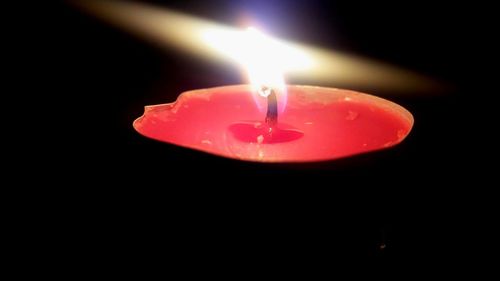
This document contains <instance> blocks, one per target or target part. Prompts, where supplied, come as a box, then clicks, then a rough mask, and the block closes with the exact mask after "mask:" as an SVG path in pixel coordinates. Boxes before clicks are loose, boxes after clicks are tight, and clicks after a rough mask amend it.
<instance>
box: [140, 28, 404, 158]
mask: <svg viewBox="0 0 500 281" xmlns="http://www.w3.org/2000/svg"><path fill="white" fill-rule="evenodd" d="M249 34H250V35H249V36H248V37H247V38H249V40H250V41H248V42H245V44H244V45H245V46H249V47H248V48H247V49H246V50H244V49H242V48H240V47H238V46H237V47H235V48H234V49H233V50H230V49H227V47H228V46H231V45H230V44H224V45H223V46H224V48H225V49H224V51H225V52H228V53H230V54H232V55H234V54H236V56H235V58H236V59H237V60H239V61H240V62H242V63H243V64H244V65H245V67H246V70H247V73H248V74H249V78H250V81H251V85H234V86H226V87H217V88H211V89H203V90H195V91H189V92H185V93H182V94H181V95H180V96H179V98H178V99H177V101H176V102H174V103H168V104H161V105H153V106H147V107H146V109H145V113H144V115H143V116H141V117H140V118H138V119H137V120H135V122H134V128H135V129H136V130H137V131H138V132H139V133H141V134H142V135H144V136H146V137H150V138H153V139H156V140H160V141H163V142H167V143H171V144H174V145H179V146H182V147H187V148H191V149H196V150H201V151H204V152H208V153H212V154H215V155H219V156H223V157H229V158H235V159H241V160H249V161H261V162H312V161H324V160H331V159H337V158H341V157H346V156H350V155H355V154H360V153H364V152H369V151H374V150H379V149H383V148H387V147H390V146H393V145H396V144H398V143H399V142H401V141H402V140H403V139H404V138H405V137H406V136H407V135H408V133H409V132H410V130H411V128H412V126H413V117H412V115H411V114H410V113H409V112H408V111H407V110H405V109H404V108H403V107H401V106H399V105H397V104H395V103H392V102H390V101H387V100H384V99H381V98H378V97H375V96H371V95H367V94H363V93H358V92H354V91H349V90H341V89H334V88H322V87H313V86H292V85H289V86H286V85H285V83H284V79H283V75H282V73H283V69H285V68H286V67H281V64H286V63H289V62H287V61H280V60H279V54H280V50H276V49H272V48H267V47H269V46H271V47H272V43H269V44H268V42H267V41H266V38H265V37H263V36H262V35H261V34H260V33H258V32H257V31H255V30H254V29H252V30H250V31H249ZM251 43H255V44H251ZM240 46H241V45H240Z"/></svg>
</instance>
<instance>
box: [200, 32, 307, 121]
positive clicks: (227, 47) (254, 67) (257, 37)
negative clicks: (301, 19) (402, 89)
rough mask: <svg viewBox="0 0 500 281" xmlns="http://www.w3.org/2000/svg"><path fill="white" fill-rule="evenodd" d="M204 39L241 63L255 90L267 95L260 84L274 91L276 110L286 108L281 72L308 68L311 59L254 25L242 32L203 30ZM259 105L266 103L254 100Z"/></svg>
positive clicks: (262, 105)
mask: <svg viewBox="0 0 500 281" xmlns="http://www.w3.org/2000/svg"><path fill="white" fill-rule="evenodd" d="M203 38H204V40H205V42H206V43H208V44H209V45H210V46H211V47H212V48H214V49H216V50H217V51H219V52H221V53H223V54H224V55H226V56H229V57H231V58H232V59H233V60H235V61H236V62H238V63H239V64H241V65H242V66H243V67H244V68H245V70H246V72H247V74H248V80H249V81H250V84H251V85H252V87H253V89H254V91H255V92H257V93H259V95H261V96H262V97H267V96H268V95H269V94H270V91H262V87H263V86H264V87H267V88H271V89H273V90H274V91H275V93H276V96H277V100H278V110H279V111H280V112H283V110H284V109H285V107H286V84H285V80H284V78H283V73H284V72H286V71H291V70H301V69H305V68H308V67H310V65H311V64H312V62H311V59H310V58H309V57H308V56H307V55H306V54H304V53H303V52H301V51H300V50H298V49H296V48H293V47H290V46H289V45H287V44H285V43H283V42H280V41H278V40H276V39H273V38H271V37H269V36H267V35H265V34H263V33H262V32H260V31H258V30H257V29H255V28H252V27H250V28H248V29H247V30H245V31H234V30H221V29H217V30H215V29H214V30H206V31H205V32H204V35H203ZM256 103H257V105H259V107H261V108H262V107H264V106H265V103H263V102H262V101H261V99H260V100H258V99H256Z"/></svg>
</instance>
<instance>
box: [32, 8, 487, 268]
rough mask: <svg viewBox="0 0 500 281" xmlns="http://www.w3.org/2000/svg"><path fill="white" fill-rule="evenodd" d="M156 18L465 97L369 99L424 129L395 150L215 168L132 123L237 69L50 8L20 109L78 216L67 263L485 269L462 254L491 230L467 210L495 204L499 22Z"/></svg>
mask: <svg viewBox="0 0 500 281" xmlns="http://www.w3.org/2000/svg"><path fill="white" fill-rule="evenodd" d="M148 2H150V3H155V4H158V5H160V6H162V5H163V6H164V7H167V8H173V9H176V10H178V11H183V12H186V13H190V14H192V15H195V16H200V17H206V18H208V19H212V20H216V21H220V22H223V23H227V24H235V23H237V20H238V17H239V16H240V15H242V14H245V15H250V16H253V17H255V18H257V19H258V21H260V22H262V23H263V25H265V26H266V27H267V28H268V30H270V31H271V32H272V33H273V34H275V35H277V36H280V37H282V38H286V39H290V40H295V41H300V42H305V43H308V44H311V45H317V46H322V47H326V48H331V49H334V50H339V51H344V52H348V53H352V54H358V55H362V56H367V57H371V58H376V59H379V60H382V61H386V62H388V63H391V64H394V65H398V66H402V67H405V68H408V69H412V70H415V71H418V72H420V73H422V74H426V75H428V76H430V77H433V78H435V79H437V80H441V81H444V82H445V83H447V84H448V85H452V86H453V87H452V88H451V89H448V90H446V91H439V92H437V91H436V92H435V93H432V92H427V93H422V94H419V93H416V94H413V95H408V94H406V93H394V92H391V93H389V92H388V93H384V92H375V91H370V89H360V90H366V91H368V92H370V93H373V94H376V95H380V96H382V97H385V98H388V99H391V100H393V101H395V102H397V103H399V104H401V105H403V106H404V107H406V108H407V109H409V110H410V111H411V112H412V113H413V115H414V117H415V126H414V129H413V131H412V132H411V134H410V135H409V137H408V138H407V139H406V140H405V141H404V142H403V143H402V144H401V145H399V146H397V147H395V148H392V149H390V150H385V151H381V152H375V153H372V154H369V155H362V156H358V157H352V158H349V159H343V160H338V161H333V162H326V163H318V164H312V165H266V164H251V163H244V162H239V161H234V160H228V159H221V158H218V157H214V156H211V155H206V154H204V153H201V152H194V151H190V150H185V149H180V148H177V147H173V146H170V145H167V144H164V143H158V142H155V141H152V140H148V139H146V138H144V137H141V136H140V135H138V134H137V133H136V132H135V131H134V130H133V128H132V122H133V120H134V119H135V118H137V117H138V116H140V115H141V114H142V112H143V107H144V105H148V104H157V103H165V102H169V101H173V100H175V98H176V97H177V96H178V94H180V93H181V92H183V91H186V90H191V89H199V88H206V87H212V86H219V85H229V84H239V83H242V82H243V81H241V80H240V79H241V78H240V74H239V73H238V72H237V69H236V68H234V69H232V68H229V67H228V66H219V65H216V64H211V63H208V62H205V61H202V60H198V59H197V58H193V57H190V56H188V55H185V54H183V53H178V52H177V51H175V50H171V51H168V50H167V51H165V49H160V48H159V47H156V46H153V45H149V44H148V43H146V42H145V41H142V40H141V39H139V38H136V37H133V36H131V35H129V34H128V33H126V32H124V31H121V30H118V29H115V28H114V27H112V26H110V25H108V24H106V23H104V22H101V21H99V20H97V19H95V18H93V17H92V16H91V15H88V14H85V13H83V12H80V11H78V10H77V9H74V8H73V7H71V6H69V5H66V4H64V2H60V3H57V2H56V5H54V6H50V9H48V10H47V11H44V14H43V20H42V21H41V22H40V23H39V24H41V25H42V27H43V28H42V29H41V31H40V32H37V33H36V34H34V38H37V39H38V40H37V44H36V45H35V46H36V48H35V47H34V48H33V49H34V50H35V51H34V55H35V57H37V58H38V59H40V58H41V59H42V60H41V61H38V60H36V63H34V64H36V67H35V68H34V70H31V71H30V72H32V73H31V74H33V76H34V77H36V78H38V79H33V82H28V84H31V83H33V84H34V85H29V86H28V87H30V89H31V88H33V90H32V91H30V92H29V93H27V94H26V98H27V99H29V100H30V101H31V102H30V106H29V108H30V110H31V107H34V108H35V110H34V111H31V112H32V114H35V116H36V118H35V119H33V118H30V119H29V121H27V122H28V123H27V124H28V125H29V127H28V128H29V129H26V126H28V125H26V123H25V126H24V127H23V128H24V129H25V130H28V131H29V133H28V136H27V137H26V138H24V141H25V142H27V143H28V144H27V145H25V146H24V147H25V150H28V151H29V152H28V153H31V154H29V156H30V158H29V159H30V160H29V161H28V162H29V165H30V166H31V167H34V168H35V169H34V170H39V169H49V171H50V172H49V173H40V176H38V173H37V177H39V179H40V180H42V179H43V180H48V181H49V182H51V183H54V185H58V184H63V186H65V188H64V189H63V191H61V190H60V189H56V190H54V191H53V194H52V193H51V192H52V191H46V192H49V193H50V194H52V195H53V196H54V198H58V199H57V201H58V203H60V204H61V206H62V207H61V206H59V204H58V207H57V208H54V213H58V214H60V213H61V212H63V213H66V211H67V210H73V209H74V208H75V206H79V207H78V208H77V209H78V211H77V212H75V213H74V214H73V212H71V215H69V217H68V219H67V220H64V221H65V223H67V224H68V227H69V229H70V230H69V232H68V233H69V235H68V237H72V236H71V235H76V236H75V237H78V238H75V239H73V240H72V239H69V240H70V241H71V242H75V243H76V245H79V246H75V247H74V248H72V247H70V248H69V250H68V252H70V253H71V252H75V251H76V252H78V251H80V250H81V251H82V252H85V253H87V254H88V253H90V254H91V256H93V258H95V259H96V260H101V259H102V260H103V262H106V261H109V262H110V263H111V261H113V262H116V261H119V263H122V265H127V264H136V263H146V264H151V265H152V266H153V268H154V267H155V265H157V264H160V265H162V266H163V265H165V264H168V265H169V266H172V267H174V268H177V269H180V268H186V271H185V272H186V274H190V273H192V272H197V273H204V272H205V273H206V274H212V273H213V271H218V270H221V272H224V273H228V272H229V270H228V268H232V269H236V270H238V272H239V273H238V274H237V275H235V276H241V275H247V274H248V275H250V274H257V272H260V271H261V270H262V269H265V268H274V269H276V270H278V272H280V271H282V272H283V274H291V275H296V274H299V273H300V272H305V273H306V274H307V275H306V276H310V275H311V274H313V273H327V274H329V275H335V274H337V273H336V272H334V271H333V270H332V267H333V266H335V265H338V262H337V260H338V259H337V258H340V259H341V260H343V261H344V262H343V263H348V264H351V265H353V266H354V270H353V271H352V272H353V274H355V273H356V274H357V273H366V274H368V275H377V276H383V277H389V276H392V275H397V276H413V275H414V274H417V273H427V272H430V270H433V269H440V271H441V272H443V273H445V272H447V273H450V272H455V273H456V272H461V270H465V269H466V267H460V266H459V265H458V264H459V263H460V262H464V261H468V260H469V259H470V258H471V257H476V255H470V254H468V253H469V252H470V251H471V249H473V248H476V247H477V245H478V243H479V241H478V240H477V239H476V236H475V235H473V234H477V233H480V232H481V229H482V226H480V225H481V224H480V221H481V219H482V217H481V216H480V215H476V213H473V212H472V210H475V211H477V210H478V208H477V200H483V196H485V194H482V188H484V187H485V186H484V185H483V183H482V181H483V180H485V177H483V172H484V173H486V167H485V168H484V170H483V166H482V165H481V163H482V162H481V161H480V160H479V159H478V157H479V156H480V155H482V152H480V149H479V147H483V148H484V147H485V146H487V143H488V141H487V140H485V139H487V138H486V137H485V135H488V131H491V130H494V129H493V128H491V127H488V126H487V125H486V122H484V121H483V118H489V117H488V116H489V115H488V114H491V112H490V111H487V110H485V107H486V106H485V105H484V103H485V102H484V97H485V95H483V93H484V92H490V90H489V88H488V83H489V82H491V80H490V79H488V78H486V77H487V74H486V73H485V72H486V71H484V70H482V69H484V68H483V67H482V66H481V64H482V63H485V62H487V61H488V52H487V51H486V47H485V46H486V45H487V44H486V41H485V40H484V39H482V38H483V35H484V33H486V35H488V32H487V27H488V24H487V23H486V22H485V21H483V20H484V18H483V17H482V16H481V12H480V10H482V7H481V5H480V4H477V3H476V4H475V5H471V4H470V3H464V4H460V3H455V2H454V1H427V0H424V1H385V0H383V1H366V2H365V1H316V0H310V1H291V0H290V1H286V0H280V1H242V0H239V1H222V0H221V1H148ZM477 18H479V19H477ZM485 18H486V17H485ZM291 82H292V83H293V81H291ZM327 86H334V85H327ZM352 88H354V89H355V88H356V86H355V85H353V87H352ZM35 89H36V90H35ZM488 95H490V94H488ZM23 98H24V96H23ZM33 112H36V113H33ZM33 120H35V121H33ZM37 120H38V121H37ZM33 123H35V124H34V125H33ZM30 124H31V125H30ZM41 124H43V125H41ZM485 127H486V128H485ZM483 140H484V141H483ZM52 163H56V164H55V165H54V164H52ZM459 182H460V183H463V184H465V188H458V183H459ZM44 195H46V194H45V193H44ZM483 207H489V205H487V204H486V205H482V206H481V207H479V209H480V208H483ZM65 223H63V225H64V224H65ZM70 225H71V227H70ZM70 244H71V243H70ZM157 256H160V257H161V259H157V258H156V257H157ZM221 256H222V258H220V259H219V257H221ZM451 259H452V260H454V261H455V260H457V261H458V262H454V263H452V266H451V267H450V268H447V267H446V266H445V265H444V264H443V262H442V261H443V260H447V261H449V260H451ZM212 263H215V264H217V266H214V267H212V266H209V268H210V269H204V267H203V266H207V265H209V264H210V265H211V264H212ZM306 268H307V269H306ZM398 269H399V270H401V269H403V270H404V271H405V272H406V273H405V275H398V274H396V273H395V272H396V271H398ZM447 269H449V271H448V270H447ZM120 270H121V269H119V270H118V271H120ZM120 272H122V273H123V270H122V271H120ZM257 276H259V275H257ZM260 276H261V275H260Z"/></svg>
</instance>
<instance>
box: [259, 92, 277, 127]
mask: <svg viewBox="0 0 500 281" xmlns="http://www.w3.org/2000/svg"><path fill="white" fill-rule="evenodd" d="M261 91H263V92H266V91H269V92H270V93H269V95H268V96H267V114H266V124H267V126H268V127H269V132H271V131H272V130H273V128H274V127H276V124H277V123H278V102H277V100H276V93H275V92H274V90H273V89H271V88H268V87H266V86H262V89H261Z"/></svg>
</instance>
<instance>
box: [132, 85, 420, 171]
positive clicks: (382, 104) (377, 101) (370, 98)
mask: <svg viewBox="0 0 500 281" xmlns="http://www.w3.org/2000/svg"><path fill="white" fill-rule="evenodd" d="M251 90H252V87H251V85H249V84H239V85H227V86H218V87H211V88H203V89H196V90H189V91H185V92H182V93H181V94H180V95H179V96H178V97H177V99H176V100H175V101H173V102H169V103H163V104H155V105H147V106H144V113H143V115H141V116H140V117H138V118H136V119H135V120H134V122H133V124H132V125H133V127H134V129H135V130H136V131H137V132H138V133H139V134H141V135H142V136H145V137H147V138H149V139H153V140H156V141H160V142H164V143H168V144H173V145H176V146H180V147H184V148H189V149H193V150H196V151H201V152H204V153H208V154H211V155H217V156H220V157H224V158H228V159H233V160H240V161H246V162H254V163H275V164H277V163H291V164H293V163H314V162H325V161H335V160H338V159H343V158H347V157H351V156H355V155H359V154H365V153H367V152H376V151H380V150H384V149H388V148H390V147H392V146H395V145H397V144H399V143H401V142H402V141H403V140H404V139H406V137H407V136H408V135H409V134H410V132H411V130H412V128H413V125H414V122H415V119H414V118H413V115H412V114H411V112H410V111H408V110H407V109H406V108H404V107H403V106H401V105H399V104H397V103H395V102H392V101H390V100H387V99H384V98H381V97H377V96H374V95H371V94H367V93H363V92H358V91H354V90H348V89H341V88H333V87H321V86H310V85H287V91H288V92H290V91H291V90H295V91H296V90H308V91H310V90H314V91H321V92H323V91H324V92H328V93H330V94H332V93H336V92H342V95H331V96H332V100H340V98H341V97H342V98H345V96H349V98H350V97H353V100H356V101H365V102H367V103H369V104H373V105H374V106H377V107H379V108H382V109H384V110H386V111H389V112H391V113H392V114H395V115H397V116H399V117H402V118H403V119H404V120H405V121H406V122H407V125H408V131H407V133H406V134H405V135H404V136H402V137H401V138H399V139H398V140H397V141H395V142H393V143H392V144H391V145H389V146H387V147H380V148H377V149H373V150H370V151H366V152H359V153H355V154H351V155H345V156H341V157H338V158H328V157H325V158H319V159H307V160H304V159H286V160H274V159H271V160H257V159H245V158H236V157H230V156H228V155H225V154H223V153H215V152H211V151H207V150H203V149H200V148H199V147H195V146H191V145H185V144H180V143H174V142H169V141H165V140H163V139H159V138H155V137H152V136H150V135H147V134H145V133H143V132H141V130H140V128H138V127H139V123H140V121H141V120H142V119H143V118H145V117H146V115H147V114H148V113H150V112H153V111H155V109H157V108H165V107H168V108H170V109H171V108H173V107H174V106H175V105H176V104H177V103H181V102H182V101H183V100H184V99H186V98H188V97H190V96H192V95H196V97H198V98H199V97H202V95H204V94H205V95H208V94H210V95H211V94H216V93H219V94H220V93H223V92H234V91H251ZM340 96H341V97H340ZM308 98H309V99H313V98H314V95H310V96H308ZM308 102H311V100H308Z"/></svg>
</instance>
